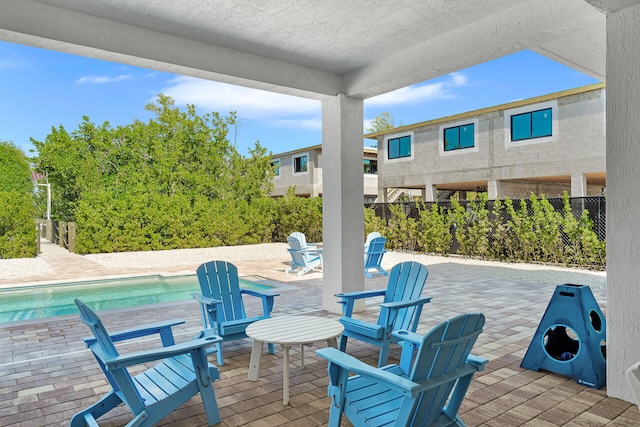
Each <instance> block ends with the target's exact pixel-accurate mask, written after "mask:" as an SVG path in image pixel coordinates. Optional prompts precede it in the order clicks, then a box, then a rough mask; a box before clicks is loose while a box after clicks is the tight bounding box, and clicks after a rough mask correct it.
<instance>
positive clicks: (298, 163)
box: [293, 156, 307, 173]
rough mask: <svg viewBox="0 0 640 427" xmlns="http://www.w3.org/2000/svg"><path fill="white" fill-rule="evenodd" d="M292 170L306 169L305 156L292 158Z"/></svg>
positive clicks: (301, 170) (303, 170)
mask: <svg viewBox="0 0 640 427" xmlns="http://www.w3.org/2000/svg"><path fill="white" fill-rule="evenodd" d="M293 171H294V172H296V173H297V172H306V171H307V156H300V157H295V158H294V159H293Z"/></svg>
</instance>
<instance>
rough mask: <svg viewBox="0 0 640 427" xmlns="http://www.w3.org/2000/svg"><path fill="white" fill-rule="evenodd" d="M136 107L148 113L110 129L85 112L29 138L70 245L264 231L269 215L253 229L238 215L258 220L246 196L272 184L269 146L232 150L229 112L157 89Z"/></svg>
mask: <svg viewBox="0 0 640 427" xmlns="http://www.w3.org/2000/svg"><path fill="white" fill-rule="evenodd" d="M145 108H146V109H147V110H148V111H150V112H152V113H153V114H154V117H153V118H151V119H150V120H149V121H148V122H146V123H145V122H142V121H139V120H136V121H134V122H133V123H131V124H129V125H126V126H119V127H117V128H112V127H111V126H110V125H109V123H108V122H105V123H104V124H102V125H101V126H98V125H95V124H93V123H92V122H91V121H90V120H89V118H88V117H84V118H83V122H82V123H81V124H80V126H79V127H78V129H77V130H75V131H73V132H71V133H69V132H67V131H66V130H65V129H64V128H63V127H60V128H58V129H55V128H53V129H52V132H51V133H50V134H49V135H47V137H46V140H45V141H44V142H39V141H34V145H35V146H36V148H37V150H38V155H37V157H36V159H35V160H36V164H37V166H38V168H39V170H41V171H43V172H47V173H48V174H49V181H50V182H51V183H52V185H53V186H54V188H55V189H56V191H55V192H54V194H55V195H56V196H57V197H56V198H54V205H55V209H54V211H55V212H56V213H57V214H58V218H60V219H65V220H68V221H74V220H75V221H77V223H78V224H77V229H78V235H77V241H76V242H77V246H76V249H77V250H78V251H79V252H81V253H83V252H84V253H87V252H102V251H107V252H108V251H119V250H120V251H121V250H144V249H169V248H180V247H204V246H215V245H221V244H225V245H227V244H230V245H233V244H238V243H240V242H245V241H251V242H255V241H261V240H262V239H264V237H265V236H267V235H271V233H272V229H273V226H272V225H271V224H272V221H270V220H269V221H260V224H262V225H264V226H265V227H266V228H265V230H258V229H252V228H251V227H250V226H249V223H248V222H247V221H246V220H245V219H247V218H252V219H253V220H257V219H259V217H258V216H259V213H260V212H259V211H258V210H257V207H256V208H253V207H252V204H253V203H256V206H257V205H258V201H259V200H261V199H262V198H264V197H266V196H267V195H268V194H269V192H270V191H271V188H272V183H271V178H272V176H273V168H272V167H271V158H270V154H269V153H267V150H266V149H264V148H263V147H262V146H261V145H260V143H259V142H256V144H255V146H254V147H253V148H252V149H251V150H250V151H249V156H248V157H244V156H242V155H240V154H239V153H238V151H237V150H236V147H235V146H233V144H231V143H230V142H229V139H228V135H229V128H230V126H234V125H235V124H236V123H237V117H236V113H235V112H231V113H230V114H229V115H228V116H226V117H225V116H222V115H220V114H219V113H217V112H212V113H208V114H198V113H197V112H196V109H195V106H193V105H187V106H186V107H185V108H184V109H180V108H178V107H176V106H175V103H174V100H173V99H172V98H170V97H168V96H164V95H159V96H158V97H157V99H156V101H155V102H153V103H150V104H148V105H147V106H146V107H145ZM265 206H268V204H264V203H262V207H265ZM265 217H267V218H269V217H268V215H265ZM269 219H270V218H269Z"/></svg>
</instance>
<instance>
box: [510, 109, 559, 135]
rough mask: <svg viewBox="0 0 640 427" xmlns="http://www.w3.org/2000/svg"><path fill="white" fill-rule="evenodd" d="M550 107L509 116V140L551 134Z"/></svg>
mask: <svg viewBox="0 0 640 427" xmlns="http://www.w3.org/2000/svg"><path fill="white" fill-rule="evenodd" d="M552 125H553V119H552V114H551V108H545V109H544V110H538V111H532V112H529V113H523V114H517V115H514V116H511V140H512V141H522V140H525V139H533V138H542V137H545V136H551V135H552V128H553V126H552Z"/></svg>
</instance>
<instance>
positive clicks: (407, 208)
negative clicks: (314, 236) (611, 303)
mask: <svg viewBox="0 0 640 427" xmlns="http://www.w3.org/2000/svg"><path fill="white" fill-rule="evenodd" d="M547 200H548V201H549V203H550V204H551V205H552V206H553V208H554V209H555V210H556V211H558V212H562V211H563V209H564V199H563V198H562V197H558V198H549V199H547ZM512 201H513V206H514V207H515V208H516V209H518V208H519V207H520V206H521V202H524V203H526V204H527V208H528V209H529V213H530V214H532V210H531V203H530V201H529V200H528V199H522V200H520V199H513V200H512ZM434 203H436V202H425V203H423V202H418V203H416V202H395V203H365V207H368V208H372V209H373V210H374V211H375V213H376V215H377V216H378V217H380V218H383V219H389V218H391V217H392V214H391V211H390V209H389V206H390V205H396V206H398V205H399V206H402V207H403V210H404V212H405V214H406V215H407V217H409V218H414V219H416V220H417V219H419V217H420V210H422V209H431V206H432V205H433V204H434ZM437 203H438V206H441V207H443V208H444V210H445V211H448V210H450V209H452V206H451V202H449V201H444V202H443V201H439V202H437ZM459 203H460V205H462V206H464V207H466V206H467V205H468V204H469V203H474V202H473V201H471V202H470V201H465V200H462V201H460V202H459ZM494 203H495V201H493V200H489V201H488V202H487V206H486V208H487V210H488V211H489V212H493V208H494ZM569 205H570V206H571V212H572V213H573V215H574V216H575V218H576V219H579V218H580V217H581V216H582V213H583V212H584V211H587V213H588V217H589V219H590V220H591V221H592V222H593V231H594V232H595V233H596V235H597V236H598V239H599V240H600V241H603V242H604V241H606V237H607V236H606V233H607V231H606V223H607V203H606V198H605V197H604V196H594V197H572V198H569ZM509 220H510V217H509V214H508V213H507V212H506V210H504V209H502V210H501V221H502V223H504V224H506V223H507V222H508V221H509ZM452 235H453V242H452V244H451V253H456V251H457V249H458V243H457V242H456V240H455V233H452ZM562 238H563V242H564V244H565V245H568V244H569V243H570V242H568V240H567V237H566V236H562Z"/></svg>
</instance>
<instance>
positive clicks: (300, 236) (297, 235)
mask: <svg viewBox="0 0 640 427" xmlns="http://www.w3.org/2000/svg"><path fill="white" fill-rule="evenodd" d="M289 237H294V238H296V239H298V242H300V246H301V247H302V249H314V248H315V247H316V245H310V244H309V243H307V236H305V235H304V233H303V232H301V231H294V232H293V233H291V234H289Z"/></svg>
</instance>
